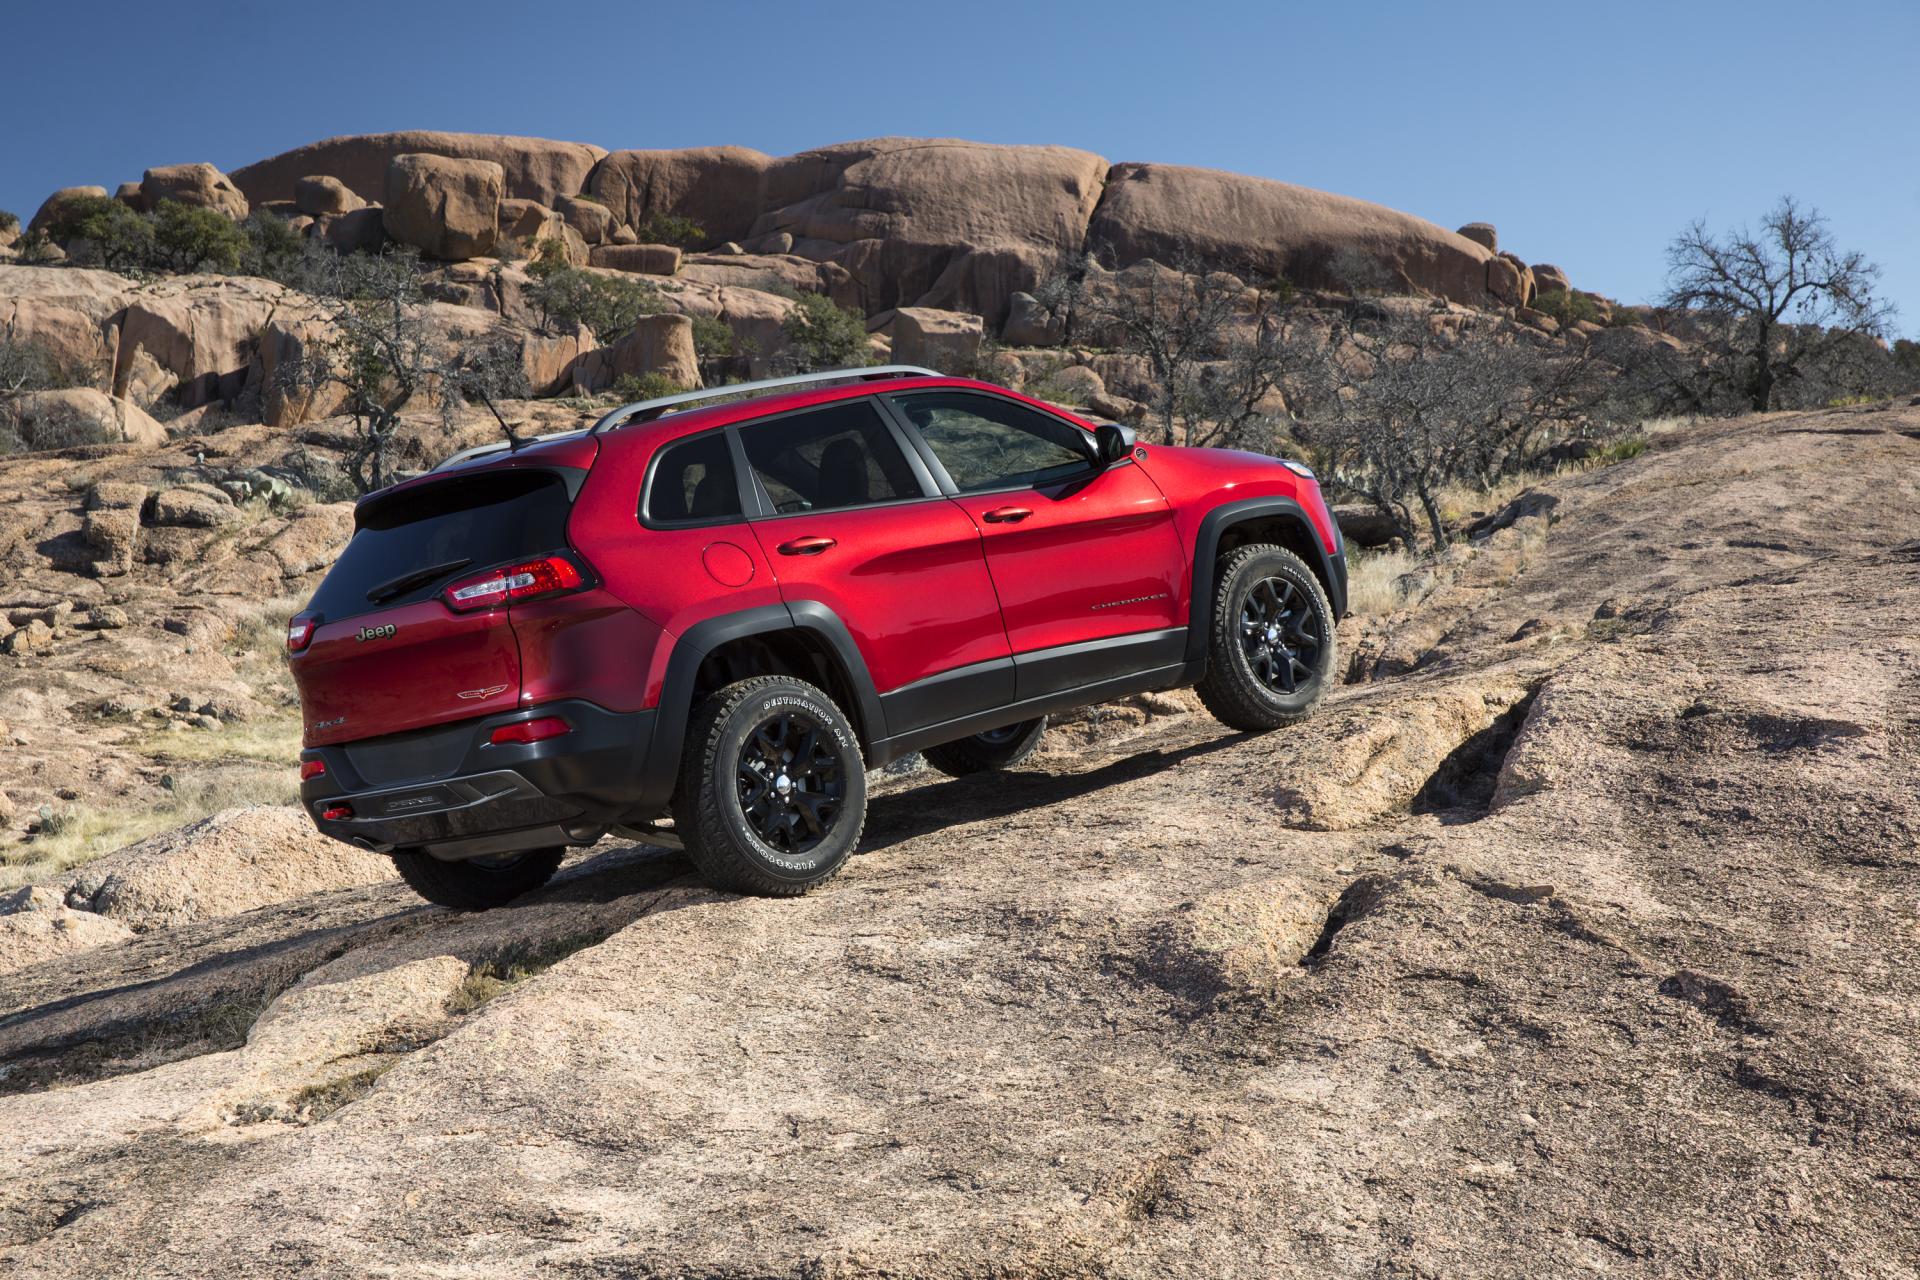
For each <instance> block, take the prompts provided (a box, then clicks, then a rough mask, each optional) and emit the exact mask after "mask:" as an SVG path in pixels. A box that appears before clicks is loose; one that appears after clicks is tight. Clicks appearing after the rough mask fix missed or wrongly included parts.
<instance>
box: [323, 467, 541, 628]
mask: <svg viewBox="0 0 1920 1280" xmlns="http://www.w3.org/2000/svg"><path fill="white" fill-rule="evenodd" d="M572 507H573V500H572V499H571V498H570V497H569V496H568V494H567V486H566V484H565V483H564V482H563V481H562V479H561V478H560V477H559V476H558V475H555V474H554V473H553V472H551V471H536V470H532V469H530V468H529V469H525V470H513V471H504V470H503V471H492V472H482V473H481V474H479V475H474V476H462V477H459V478H457V479H448V480H443V481H441V482H439V483H438V484H432V485H425V486H423V487H421V488H418V489H408V490H406V491H404V492H401V493H395V494H393V495H392V496H391V497H390V498H384V499H383V498H375V499H374V500H373V501H371V502H368V503H366V504H364V505H363V506H361V507H360V509H359V511H358V512H357V513H356V521H357V524H358V527H357V528H356V529H355V530H354V534H353V538H352V539H351V540H350V541H349V542H348V543H347V549H346V550H345V551H344V552H342V553H341V555H340V559H339V560H338V561H337V562H336V563H335V564H334V566H333V569H332V570H331V571H330V572H329V573H328V574H327V576H326V577H325V579H323V580H322V581H321V583H320V589H319V590H318V591H316V592H314V595H313V602H312V603H311V604H310V605H308V606H307V607H308V608H309V609H310V610H312V611H313V612H315V613H318V614H319V615H320V616H321V617H322V618H324V619H326V620H327V621H329V622H332V621H337V620H339V619H341V618H350V617H352V616H353V615H355V614H357V613H365V612H367V611H368V610H370V609H384V608H388V607H390V606H393V605H399V604H411V603H413V602H414V601H416V600H425V599H427V598H428V597H429V596H431V595H433V594H434V593H435V592H436V591H438V590H439V589H440V588H441V587H443V586H445V585H446V583H447V580H448V579H449V578H451V577H453V576H454V575H455V574H456V573H459V572H460V571H461V570H462V569H465V568H468V567H472V568H475V569H485V568H488V567H490V566H492V565H496V564H500V563H502V562H503V561H507V560H514V559H518V558H520V557H522V556H535V555H543V554H545V553H547V552H549V551H558V550H561V549H563V548H564V547H565V546H566V545H567V513H568V512H569V511H570V510H571V509H572Z"/></svg>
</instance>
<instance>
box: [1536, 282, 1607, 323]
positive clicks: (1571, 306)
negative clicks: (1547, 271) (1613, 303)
mask: <svg viewBox="0 0 1920 1280" xmlns="http://www.w3.org/2000/svg"><path fill="white" fill-rule="evenodd" d="M1533 309H1534V310H1535V311H1544V312H1546V313H1547V314H1548V315H1550V316H1552V317H1553V318H1554V319H1555V320H1558V321H1559V322H1560V323H1561V324H1572V323H1574V322H1575V321H1578V320H1584V321H1586V322H1588V323H1589V324H1598V323H1599V322H1600V308H1598V307H1596V306H1594V305H1593V299H1592V298H1589V297H1587V296H1586V295H1585V294H1583V293H1574V292H1572V291H1570V290H1567V289H1549V290H1547V291H1546V292H1545V293H1542V294H1538V295H1536V296H1535V297H1534V299H1533Z"/></svg>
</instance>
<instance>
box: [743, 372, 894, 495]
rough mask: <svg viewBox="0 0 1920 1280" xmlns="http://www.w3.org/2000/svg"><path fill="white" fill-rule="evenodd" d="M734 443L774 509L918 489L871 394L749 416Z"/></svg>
mask: <svg viewBox="0 0 1920 1280" xmlns="http://www.w3.org/2000/svg"><path fill="white" fill-rule="evenodd" d="M740 443H741V444H743V445H744V446H746V450H747V461H748V463H749V464H751V466H752V467H753V474H754V476H755V477H757V478H758V479H759V481H760V483H761V485H762V486H763V487H764V488H765V489H766V491H767V499H768V501H770V502H771V503H772V504H773V510H774V513H775V514H776V515H788V514H790V513H792V512H796V511H833V510H838V509H843V508H846V507H865V506H871V505H873V504H874V503H876V502H895V501H898V500H900V499H902V498H918V497H921V496H923V495H922V494H921V492H920V486H919V484H918V483H917V482H916V481H915V480H914V476H913V470H912V468H911V467H909V466H908V465H907V458H906V455H905V454H904V453H903V452H901V449H900V446H899V445H898V444H896V443H895V442H894V438H893V433H892V432H890V431H888V430H887V425H886V423H885V421H884V420H883V419H882V418H881V417H880V410H879V409H878V408H876V407H875V406H874V405H873V403H872V402H871V401H867V400H851V401H847V402H845V403H842V404H831V405H827V406H825V407H824V408H820V409H814V410H811V411H810V412H807V413H793V414H788V415H786V416H784V417H779V418H770V419H768V420H767V421H765V422H756V423H752V424H750V425H747V426H744V427H741V428H740Z"/></svg>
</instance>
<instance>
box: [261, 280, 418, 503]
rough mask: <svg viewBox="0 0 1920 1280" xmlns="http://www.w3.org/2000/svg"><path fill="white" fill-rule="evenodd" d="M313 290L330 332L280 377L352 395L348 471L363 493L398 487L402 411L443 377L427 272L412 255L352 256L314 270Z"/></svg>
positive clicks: (288, 384)
mask: <svg viewBox="0 0 1920 1280" xmlns="http://www.w3.org/2000/svg"><path fill="white" fill-rule="evenodd" d="M305 283H306V287H307V291H308V292H309V293H310V294H312V295H313V296H314V298H315V300H316V301H317V302H318V303H319V304H320V308H321V311H322V313H323V316H324V318H325V320H326V328H327V332H326V334H325V335H324V336H321V337H317V338H315V339H314V340H312V341H311V342H309V343H308V344H307V345H306V349H305V350H303V351H302V352H301V353H300V355H299V356H297V357H296V358H295V359H293V360H290V361H288V362H287V363H286V364H285V365H283V366H282V367H281V369H280V371H279V373H278V375H277V376H278V380H279V382H280V385H281V387H282V389H285V390H293V391H299V392H304V393H307V394H314V393H317V392H320V391H323V390H327V389H329V388H334V389H338V390H339V391H341V392H343V393H344V397H345V402H346V403H345V406H344V407H345V411H346V413H347V415H348V416H349V417H350V418H351V419H352V420H353V433H354V442H353V445H352V447H351V448H350V449H349V450H348V452H347V473H348V475H349V476H350V477H351V478H352V480H353V484H354V487H355V488H356V489H357V490H358V491H359V492H361V493H372V492H373V491H374V490H376V489H383V488H385V487H386V486H387V485H388V484H390V483H391V482H392V479H393V475H392V467H391V465H390V456H391V453H392V449H393V444H394V437H395V435H396V433H397V432H398V431H399V428H400V412H401V409H402V408H403V407H404V406H405V405H406V404H407V402H408V401H409V400H411V399H413V397H414V396H415V395H416V394H418V393H419V392H421V391H424V390H426V389H427V388H428V387H429V385H430V384H431V383H432V382H433V380H434V379H435V378H436V377H437V376H438V375H439V374H440V373H441V371H442V362H441V361H440V359H439V358H438V353H437V352H436V350H435V349H434V344H433V343H432V342H431V340H430V334H429V332H428V328H427V324H426V318H425V310H426V309H425V306H424V303H425V297H424V295H423V293H422V292H421V282H420V266H419V262H418V260H417V259H416V258H415V257H414V255H413V254H412V253H411V252H410V251H390V252H388V253H384V254H379V255H373V254H358V253H356V254H348V255H344V256H339V257H330V258H329V259H328V260H324V261H319V262H316V263H315V264H314V270H313V272H312V274H311V276H310V278H309V279H308V280H307V281H306V282H305Z"/></svg>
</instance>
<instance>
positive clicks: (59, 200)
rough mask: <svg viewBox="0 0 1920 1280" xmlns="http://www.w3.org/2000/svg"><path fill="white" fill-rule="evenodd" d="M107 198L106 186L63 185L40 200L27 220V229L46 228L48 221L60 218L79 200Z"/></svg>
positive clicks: (37, 229)
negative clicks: (38, 205) (37, 206)
mask: <svg viewBox="0 0 1920 1280" xmlns="http://www.w3.org/2000/svg"><path fill="white" fill-rule="evenodd" d="M106 198H107V189H106V188H105V187H62V188H60V189H59V190H58V191H56V192H54V193H53V194H52V195H50V196H48V197H47V198H46V199H45V200H42V201H41V202H40V208H39V209H38V210H37V211H35V213H34V215H33V217H32V218H30V219H29V220H28V221H27V230H28V231H40V230H44V229H45V228H46V226H47V224H48V223H50V222H53V221H55V220H56V219H58V218H59V217H60V215H61V214H62V213H64V212H66V210H67V209H68V208H69V207H70V206H72V205H73V204H75V203H76V202H78V201H81V200H105V199H106Z"/></svg>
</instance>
